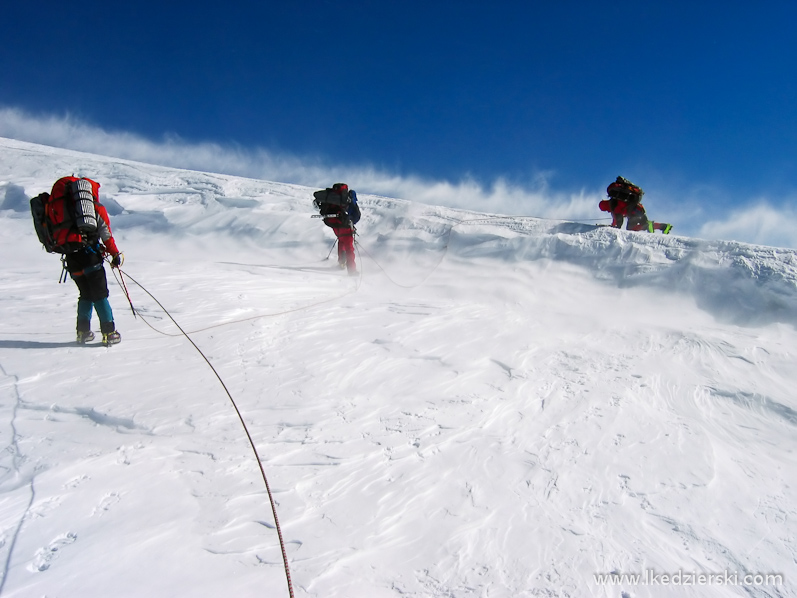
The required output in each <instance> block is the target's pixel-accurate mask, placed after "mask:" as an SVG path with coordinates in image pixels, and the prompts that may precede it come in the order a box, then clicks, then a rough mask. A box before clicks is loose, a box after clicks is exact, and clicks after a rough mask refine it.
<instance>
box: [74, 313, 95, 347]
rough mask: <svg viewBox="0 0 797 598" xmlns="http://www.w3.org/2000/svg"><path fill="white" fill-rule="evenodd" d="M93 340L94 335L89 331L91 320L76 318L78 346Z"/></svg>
mask: <svg viewBox="0 0 797 598" xmlns="http://www.w3.org/2000/svg"><path fill="white" fill-rule="evenodd" d="M93 340H94V333H93V332H92V331H91V319H90V318H88V319H87V318H85V317H80V316H78V319H77V342H78V344H80V345H84V344H86V343H90V342H91V341H93Z"/></svg>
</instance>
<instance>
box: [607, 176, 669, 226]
mask: <svg viewBox="0 0 797 598" xmlns="http://www.w3.org/2000/svg"><path fill="white" fill-rule="evenodd" d="M606 193H607V195H608V196H609V199H605V200H603V201H602V202H600V203H599V204H598V207H599V208H600V209H601V210H602V211H604V212H610V213H611V215H612V227H614V228H622V227H623V221H624V219H626V218H627V219H628V223H627V224H626V227H625V228H626V230H637V231H638V230H646V231H648V232H651V233H652V232H653V231H657V230H660V231H661V232H662V234H665V235H666V234H669V232H670V231H671V230H672V224H667V223H664V222H653V221H652V220H648V217H647V214H646V213H645V207H644V206H643V205H642V204H641V203H640V202H641V200H642V196H643V195H644V194H645V192H644V191H642V189H640V188H639V187H638V186H637V185H634V184H633V183H632V182H631V181H629V180H628V179H624V178H623V177H621V176H618V177H617V179H616V180H615V181H614V182H613V183H612V184H610V185H609V186H608V187H607V188H606Z"/></svg>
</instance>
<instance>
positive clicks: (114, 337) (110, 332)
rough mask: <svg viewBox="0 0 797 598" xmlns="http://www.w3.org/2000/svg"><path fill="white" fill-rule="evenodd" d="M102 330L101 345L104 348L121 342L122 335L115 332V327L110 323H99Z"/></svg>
mask: <svg viewBox="0 0 797 598" xmlns="http://www.w3.org/2000/svg"><path fill="white" fill-rule="evenodd" d="M100 329H101V330H102V344H103V345H105V346H106V347H107V346H109V345H115V344H116V343H120V342H122V335H121V334H119V332H117V330H116V325H115V324H114V323H113V322H112V321H111V322H100Z"/></svg>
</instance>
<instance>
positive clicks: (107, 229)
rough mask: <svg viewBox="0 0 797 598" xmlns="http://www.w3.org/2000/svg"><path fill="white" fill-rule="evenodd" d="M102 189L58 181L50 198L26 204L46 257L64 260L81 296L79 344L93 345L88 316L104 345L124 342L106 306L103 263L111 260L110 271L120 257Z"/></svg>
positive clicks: (42, 196) (92, 184)
mask: <svg viewBox="0 0 797 598" xmlns="http://www.w3.org/2000/svg"><path fill="white" fill-rule="evenodd" d="M99 189H100V184H99V183H97V182H96V181H93V180H91V179H88V178H77V177H74V176H69V177H62V178H60V179H58V180H57V181H56V182H55V184H54V185H53V188H52V191H51V193H46V192H45V193H41V194H39V195H38V196H36V197H34V198H33V199H31V200H30V209H31V214H32V216H33V225H34V228H35V230H36V234H37V236H38V237H39V241H41V243H42V245H44V248H45V249H46V250H47V251H48V252H49V253H60V254H62V255H63V257H62V258H61V261H62V263H63V265H64V270H65V271H66V272H69V275H70V277H71V278H72V280H74V281H75V284H76V285H77V288H78V291H79V292H80V296H79V297H78V302H77V342H78V344H85V343H88V342H90V341H92V340H94V333H93V332H92V331H91V316H92V313H93V312H94V310H96V311H97V316H98V317H99V319H100V331H101V332H102V344H103V345H106V346H107V345H115V344H116V343H118V342H120V341H121V340H122V337H121V336H120V334H119V332H118V331H117V330H116V324H115V323H114V320H113V311H112V310H111V304H110V303H109V302H108V281H107V278H106V275H105V267H104V265H103V258H104V257H105V256H106V255H110V256H111V267H112V268H118V267H119V266H121V265H122V260H123V257H122V254H121V253H120V252H119V249H118V248H117V247H116V241H114V238H113V234H112V233H111V221H110V218H109V217H108V212H107V210H106V209H105V207H104V206H103V205H102V204H101V203H100V200H99Z"/></svg>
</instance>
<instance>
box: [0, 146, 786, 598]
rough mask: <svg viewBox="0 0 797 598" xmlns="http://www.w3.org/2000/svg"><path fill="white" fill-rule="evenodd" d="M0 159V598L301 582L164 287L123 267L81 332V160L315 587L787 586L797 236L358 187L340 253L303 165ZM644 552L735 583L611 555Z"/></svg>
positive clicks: (247, 590)
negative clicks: (464, 203) (689, 229)
mask: <svg viewBox="0 0 797 598" xmlns="http://www.w3.org/2000/svg"><path fill="white" fill-rule="evenodd" d="M0 156H2V160H1V161H0V223H2V227H0V231H1V232H0V247H2V255H3V264H4V267H3V268H2V270H0V278H2V289H3V293H2V296H0V376H1V377H0V380H1V381H2V383H1V384H0V442H2V443H3V446H4V447H5V450H4V451H3V452H2V456H0V574H1V575H2V578H1V579H0V596H3V597H28V596H37V597H39V596H47V597H48V598H53V597H72V596H80V597H108V596H114V597H115V598H119V597H140V596H148V597H155V596H158V597H161V596H162V597H171V596H191V597H192V598H198V597H217V596H222V595H223V596H247V597H248V596H252V597H255V596H264V597H269V598H273V597H278V596H287V595H288V589H287V583H286V578H285V572H284V570H283V565H282V557H281V553H280V548H279V544H278V538H277V533H276V531H275V529H274V520H273V517H272V515H271V510H270V506H269V503H268V497H267V495H266V492H265V488H264V485H263V482H262V479H261V478H260V476H259V470H258V467H257V463H256V461H255V458H254V455H253V454H252V451H251V449H250V447H249V445H248V443H247V441H246V437H245V434H244V431H243V429H242V427H241V424H240V422H239V421H238V418H237V416H236V414H235V411H234V409H233V407H232V405H231V404H230V401H229V399H228V397H227V396H226V394H225V393H224V391H223V389H222V387H221V385H220V384H219V382H218V380H217V379H216V378H215V376H214V374H213V372H212V371H211V370H210V368H209V367H208V365H207V364H206V363H205V362H204V361H203V360H202V358H201V356H200V355H199V354H198V353H197V352H196V351H195V350H194V348H193V347H192V346H191V344H190V343H189V342H188V341H187V340H186V339H185V338H184V337H182V336H181V335H180V333H179V331H178V330H177V328H176V327H175V326H174V325H173V324H172V323H171V321H170V320H169V319H168V318H167V317H166V316H165V314H164V313H163V312H162V310H161V309H160V308H159V307H158V305H157V304H156V303H155V302H154V301H153V300H152V299H150V297H149V296H148V295H147V294H146V293H145V292H144V291H142V289H141V288H139V287H138V286H136V284H134V283H133V282H132V280H131V279H127V284H128V288H129V290H130V295H131V297H132V301H133V304H134V305H135V307H136V308H137V309H138V310H139V311H140V312H141V314H142V315H143V316H144V318H143V319H142V318H141V317H139V318H134V317H133V314H132V313H131V310H130V307H129V305H128V304H127V301H126V299H125V297H124V294H123V292H122V290H121V288H119V287H118V286H117V284H116V283H114V282H113V281H111V303H112V305H113V308H114V313H115V316H116V321H117V325H118V327H119V330H120V331H121V333H122V339H123V340H122V343H121V344H120V345H118V346H115V347H112V348H107V349H106V348H103V347H101V346H99V345H96V344H95V345H91V346H85V347H81V346H77V345H75V344H74V319H75V301H76V296H77V292H76V289H75V287H74V285H73V284H72V283H71V282H68V283H67V284H62V285H59V284H58V276H59V273H60V263H59V261H58V259H57V257H56V256H54V255H49V254H46V253H45V252H44V251H43V250H41V249H40V246H39V244H38V241H37V239H36V236H35V233H34V232H33V227H32V225H31V221H30V212H29V207H28V199H29V197H31V196H33V195H36V194H38V193H39V192H41V191H44V190H48V189H49V188H50V186H51V185H52V183H53V181H54V180H55V179H56V178H58V177H59V176H62V175H65V174H72V173H76V174H80V175H84V176H91V177H92V178H95V179H96V180H98V181H99V182H100V183H101V184H102V188H101V193H102V197H103V201H104V203H105V204H106V206H107V207H108V209H109V212H110V213H111V215H112V226H113V229H114V232H115V236H116V238H117V242H118V244H119V246H120V248H121V249H122V250H123V251H124V253H125V256H126V262H125V265H124V268H123V269H124V271H125V272H126V273H128V275H129V276H130V277H132V279H134V280H135V281H138V282H139V283H141V284H142V285H143V286H144V287H146V289H147V290H148V291H149V292H151V293H152V294H153V295H154V296H155V297H156V298H157V299H158V300H159V301H160V302H161V303H162V304H163V305H164V306H165V307H166V308H167V309H168V310H169V311H170V313H171V314H172V315H173V316H174V317H175V319H176V320H177V321H178V322H179V324H180V325H181V326H182V327H183V329H185V330H186V331H188V332H189V334H190V335H191V338H192V339H193V340H194V341H195V342H196V343H197V345H198V346H199V347H200V348H201V349H202V351H203V352H204V353H205V355H206V356H207V358H208V359H209V360H210V362H211V363H212V364H213V365H214V367H215V368H216V370H217V371H218V373H219V375H220V376H221V378H222V379H223V380H224V382H225V384H226V386H227V387H228V389H229V390H230V393H231V394H232V396H233V397H234V399H235V401H236V403H237V404H238V406H239V408H240V409H241V412H242V414H243V417H244V419H245V421H246V423H247V426H248V428H249V430H250V432H251V434H252V436H253V439H254V441H255V444H256V446H257V449H258V452H259V454H260V456H261V458H262V461H263V465H264V468H265V471H266V474H267V476H268V479H269V484H270V486H271V488H272V491H273V492H274V496H275V498H276V500H277V511H278V515H279V519H280V523H281V527H282V531H283V534H284V536H285V540H286V547H287V553H288V558H289V564H290V567H291V575H292V579H293V586H294V590H295V594H296V596H307V597H325V598H330V597H347V598H348V597H353V598H383V597H385V598H387V597H399V596H404V597H406V596H413V597H441V598H442V597H446V598H449V597H455V598H464V597H490V598H495V597H513V598H519V597H527V596H528V597H531V596H549V597H550V596H562V597H564V596H569V597H582V596H623V597H637V596H656V597H658V596H797V591H796V590H795V587H794V579H795V574H796V573H797V565H796V563H797V523H795V521H796V518H795V516H797V512H796V511H797V507H795V485H796V484H797V475H796V474H795V467H794V466H795V460H796V459H795V448H797V443H796V442H795V431H797V397H796V396H795V390H794V389H795V388H797V373H795V370H796V369H797V368H795V367H794V363H795V350H797V342H796V341H797V335H796V334H795V325H797V252H795V251H794V250H787V249H777V248H772V247H763V246H754V245H746V244H740V243H731V242H713V241H706V240H699V239H689V238H684V237H679V236H674V235H673V236H666V237H664V236H661V235H660V234H658V233H657V234H655V235H649V234H646V233H631V232H627V231H616V230H613V229H609V228H596V227H594V226H586V225H581V224H576V223H570V222H563V221H550V220H539V219H532V218H528V219H524V218H515V217H501V216H497V215H489V214H476V213H472V212H463V211H457V210H453V209H449V208H442V207H434V206H429V205H421V204H417V203H413V202H409V201H403V200H397V199H389V198H384V197H375V196H368V195H361V204H362V211H363V219H362V221H361V222H360V224H359V225H358V232H359V237H358V241H359V244H360V253H359V256H358V262H359V266H360V273H361V276H359V277H348V276H346V275H345V273H342V272H340V271H339V270H337V269H336V268H333V267H332V266H333V263H332V260H330V261H325V258H326V256H327V255H328V253H329V252H330V249H331V246H332V241H333V236H332V234H331V231H329V229H326V228H325V227H324V226H323V225H322V223H321V222H320V221H319V220H317V219H312V218H311V217H310V216H311V214H312V213H313V211H312V207H311V197H312V196H311V192H312V191H313V189H308V188H305V187H299V186H295V185H286V184H280V183H273V182H266V181H257V180H251V179H242V178H236V177H232V176H222V175H213V174H206V173H200V172H191V171H185V170H175V169H169V168H162V167H157V166H151V165H145V164H140V163H134V162H128V161H123V160H116V159H110V158H104V157H101V156H93V155H88V154H82V153H78V152H72V151H66V150H59V149H54V148H49V147H44V146H38V145H34V144H28V143H22V142H17V141H11V140H7V139H2V140H0ZM332 182H334V181H325V182H322V183H321V184H323V185H328V184H331V183H332ZM347 182H348V183H349V184H350V185H351V186H352V187H353V188H355V189H356V188H357V184H356V181H347ZM596 210H597V207H596ZM148 324H149V326H148ZM150 326H151V327H150ZM96 327H97V324H96V321H95V328H96ZM645 571H654V572H655V573H656V574H665V575H674V574H677V573H679V572H681V573H683V574H691V573H703V574H722V573H725V574H726V576H727V575H732V574H733V573H734V572H735V573H736V574H737V575H738V583H736V584H733V583H728V582H727V579H728V578H727V577H726V583H725V584H724V585H719V583H720V582H719V581H717V580H716V579H715V580H714V581H713V582H712V584H711V585H710V586H700V585H697V584H695V585H689V586H684V585H678V586H677V587H676V586H673V585H672V584H671V585H663V584H662V583H661V578H659V579H658V582H659V583H658V585H641V584H634V583H631V582H629V581H628V580H626V581H624V582H622V583H618V584H617V585H608V584H601V583H599V582H597V581H596V579H595V575H596V574H601V573H610V572H615V573H618V574H621V573H628V574H633V573H644V572H645ZM748 573H750V574H768V573H773V574H779V575H781V576H783V579H782V582H781V583H775V582H773V583H770V584H768V585H762V584H759V585H750V584H748V585H743V583H742V577H743V576H744V575H745V574H748ZM731 579H733V578H731Z"/></svg>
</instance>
